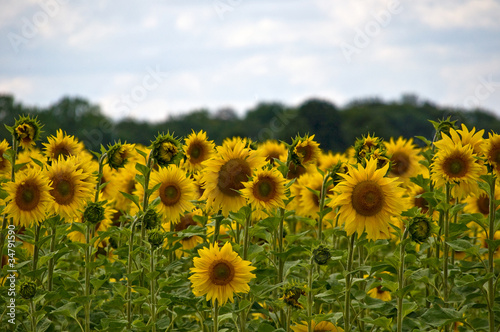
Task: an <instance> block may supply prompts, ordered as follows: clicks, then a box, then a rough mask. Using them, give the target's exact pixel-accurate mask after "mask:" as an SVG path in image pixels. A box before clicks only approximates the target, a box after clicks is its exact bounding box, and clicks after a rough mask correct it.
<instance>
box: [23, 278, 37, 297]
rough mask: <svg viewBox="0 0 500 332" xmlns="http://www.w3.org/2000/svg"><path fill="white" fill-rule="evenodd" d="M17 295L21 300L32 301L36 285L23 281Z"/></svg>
mask: <svg viewBox="0 0 500 332" xmlns="http://www.w3.org/2000/svg"><path fill="white" fill-rule="evenodd" d="M19 294H21V296H22V297H23V299H32V298H33V297H34V296H35V294H36V283H34V282H33V281H25V282H23V283H22V284H21V286H19Z"/></svg>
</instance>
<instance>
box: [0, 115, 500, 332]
mask: <svg viewBox="0 0 500 332" xmlns="http://www.w3.org/2000/svg"><path fill="white" fill-rule="evenodd" d="M429 126H434V129H435V134H434V137H415V138H414V139H413V138H412V139H405V138H402V137H399V138H391V139H389V140H382V139H381V138H379V137H377V136H376V135H375V134H374V133H366V135H364V136H362V137H359V138H358V139H356V141H355V142H352V147H351V148H349V149H348V150H347V151H344V152H342V153H332V152H329V151H322V150H321V148H320V146H319V144H318V142H316V141H315V138H314V135H312V134H311V135H306V136H296V137H295V138H291V139H290V141H288V142H277V141H266V142H252V141H251V140H250V139H248V138H240V137H233V138H227V139H226V140H225V141H224V142H223V143H222V145H220V146H218V145H216V144H215V143H214V142H213V141H211V140H209V138H208V137H207V135H206V133H205V132H204V131H199V132H195V131H193V132H192V133H191V134H190V135H188V136H186V137H175V135H173V134H171V133H168V132H167V133H159V134H158V135H157V136H156V137H152V138H151V145H150V146H148V147H145V146H142V145H139V144H133V143H122V142H116V143H115V144H113V145H110V146H107V147H104V146H101V149H100V151H89V150H87V149H86V148H85V147H84V145H83V144H82V142H80V141H79V140H78V138H77V137H74V136H71V135H68V134H66V133H65V132H64V130H62V129H60V130H58V131H57V132H56V133H54V135H53V136H49V137H48V138H47V141H46V142H39V134H40V132H41V130H42V127H43V125H42V124H40V123H39V121H38V120H37V119H36V118H33V117H30V116H21V117H19V118H17V119H13V121H12V124H10V125H6V127H7V129H8V130H9V132H10V134H11V137H12V140H11V141H10V142H9V141H6V140H4V141H2V142H0V184H1V186H0V216H1V218H2V221H1V223H2V225H1V234H0V253H1V254H2V257H1V263H0V266H1V271H0V272H1V274H0V331H85V332H87V331H113V332H118V331H203V332H209V331H239V332H246V331H256V332H270V331H281V332H285V331H286V332H288V331H294V332H299V331H301V332H302V331H308V332H310V331H336V332H341V331H345V332H347V331H398V332H400V331H499V329H500V314H499V305H500V296H499V295H500V294H499V293H498V292H497V287H498V280H499V267H498V264H497V263H498V259H499V251H498V250H497V248H498V246H499V245H500V231H497V230H498V229H499V225H498V224H499V222H498V219H499V218H498V215H499V213H496V210H497V209H498V207H499V203H500V189H498V188H497V184H498V182H497V181H498V174H499V171H500V135H498V134H496V133H493V132H491V133H485V132H484V130H476V128H467V127H466V126H465V125H461V126H458V125H457V124H456V123H455V121H452V120H451V119H450V118H448V119H443V120H440V121H436V122H434V121H430V123H429Z"/></svg>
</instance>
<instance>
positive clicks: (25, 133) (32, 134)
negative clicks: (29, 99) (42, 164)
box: [7, 115, 43, 150]
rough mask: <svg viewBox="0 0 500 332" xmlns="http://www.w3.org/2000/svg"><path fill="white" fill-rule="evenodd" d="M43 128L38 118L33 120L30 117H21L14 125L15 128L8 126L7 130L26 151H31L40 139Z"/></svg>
mask: <svg viewBox="0 0 500 332" xmlns="http://www.w3.org/2000/svg"><path fill="white" fill-rule="evenodd" d="M42 127H43V126H42V125H41V124H40V121H38V119H37V118H36V117H34V118H32V117H31V116H30V115H28V116H24V115H21V116H20V117H19V119H17V120H16V122H15V123H14V126H13V127H9V126H7V129H8V130H9V131H10V133H11V134H13V135H14V138H15V140H16V141H17V142H19V144H20V145H21V146H22V147H23V148H24V149H27V150H29V149H31V148H32V146H34V145H35V144H36V143H35V142H36V141H37V140H38V139H39V137H40V133H41V128H42Z"/></svg>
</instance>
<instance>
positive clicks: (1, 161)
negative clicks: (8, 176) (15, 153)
mask: <svg viewBox="0 0 500 332" xmlns="http://www.w3.org/2000/svg"><path fill="white" fill-rule="evenodd" d="M8 149H9V143H8V142H7V140H5V139H4V140H3V141H1V142H0V174H2V173H7V172H8V171H10V161H9V160H7V159H6V158H4V156H3V154H4V153H5V152H7V150H8Z"/></svg>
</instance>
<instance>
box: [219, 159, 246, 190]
mask: <svg viewBox="0 0 500 332" xmlns="http://www.w3.org/2000/svg"><path fill="white" fill-rule="evenodd" d="M251 174H252V171H251V169H250V166H248V163H247V162H246V161H245V160H242V159H231V160H229V161H228V162H226V163H225V164H224V165H222V167H221V168H220V171H219V178H218V180H217V186H218V187H219V190H220V191H221V192H222V193H223V194H224V195H227V196H231V197H236V196H239V193H238V192H237V191H236V190H240V189H243V188H244V187H245V186H244V185H243V182H245V181H248V177H249V176H250V175H251Z"/></svg>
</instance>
